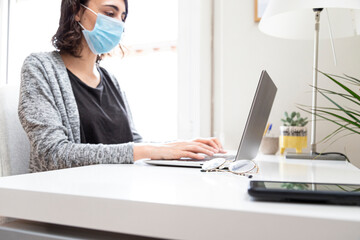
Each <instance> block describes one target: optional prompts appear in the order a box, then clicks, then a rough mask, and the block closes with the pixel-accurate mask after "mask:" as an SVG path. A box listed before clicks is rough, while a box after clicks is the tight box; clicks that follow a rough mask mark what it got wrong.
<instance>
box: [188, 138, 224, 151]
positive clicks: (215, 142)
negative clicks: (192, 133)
mask: <svg viewBox="0 0 360 240" xmlns="http://www.w3.org/2000/svg"><path fill="white" fill-rule="evenodd" d="M193 142H200V143H204V144H206V145H208V146H211V147H213V148H214V149H216V150H217V152H216V153H226V151H225V150H224V149H223V146H222V145H221V142H220V141H219V139H217V138H216V137H212V138H197V139H194V140H193Z"/></svg>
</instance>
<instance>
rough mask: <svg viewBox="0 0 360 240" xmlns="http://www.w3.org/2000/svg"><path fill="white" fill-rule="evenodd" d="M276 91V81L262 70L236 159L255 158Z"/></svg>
mask: <svg viewBox="0 0 360 240" xmlns="http://www.w3.org/2000/svg"><path fill="white" fill-rule="evenodd" d="M276 92H277V87H276V86H275V84H274V82H273V81H272V80H271V78H270V76H269V75H268V74H267V72H266V71H265V70H264V71H262V72H261V76H260V80H259V83H258V86H257V89H256V92H255V96H254V99H253V102H252V105H251V108H250V113H249V115H248V118H247V121H246V125H245V128H244V132H243V135H242V137H241V141H240V146H239V149H238V152H237V154H236V160H240V159H254V158H255V157H256V155H257V153H258V151H259V146H260V143H261V140H262V137H263V134H264V130H265V127H266V123H267V121H268V119H269V115H270V111H271V108H272V105H273V102H274V99H275V95H276Z"/></svg>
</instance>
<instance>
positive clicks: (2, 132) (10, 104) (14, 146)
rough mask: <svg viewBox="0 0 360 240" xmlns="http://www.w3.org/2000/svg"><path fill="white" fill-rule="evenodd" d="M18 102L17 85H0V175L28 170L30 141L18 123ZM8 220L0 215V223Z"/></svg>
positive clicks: (21, 172) (8, 220)
mask: <svg viewBox="0 0 360 240" xmlns="http://www.w3.org/2000/svg"><path fill="white" fill-rule="evenodd" d="M18 102H19V88H18V87H15V86H1V87H0V177H3V176H9V175H18V174H24V173H28V172H29V159H30V143H29V140H28V138H27V136H26V134H25V131H24V129H23V128H22V126H21V124H20V120H19V117H18V113H17V109H18ZM10 221H12V219H9V218H4V217H1V216H0V225H1V224H3V223H6V222H10Z"/></svg>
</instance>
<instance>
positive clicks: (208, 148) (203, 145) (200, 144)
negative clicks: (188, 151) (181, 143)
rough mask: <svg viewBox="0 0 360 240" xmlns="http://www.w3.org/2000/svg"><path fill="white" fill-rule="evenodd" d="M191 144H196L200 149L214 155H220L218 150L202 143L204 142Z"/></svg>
mask: <svg viewBox="0 0 360 240" xmlns="http://www.w3.org/2000/svg"><path fill="white" fill-rule="evenodd" d="M191 144H196V145H198V146H200V147H203V148H206V149H207V150H209V151H212V152H213V153H218V152H219V151H218V150H217V149H216V148H214V147H212V146H209V145H207V144H205V143H202V142H191Z"/></svg>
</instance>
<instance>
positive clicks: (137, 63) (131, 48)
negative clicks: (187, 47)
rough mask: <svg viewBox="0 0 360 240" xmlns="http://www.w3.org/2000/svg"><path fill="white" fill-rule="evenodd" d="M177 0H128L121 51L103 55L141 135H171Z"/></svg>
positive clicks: (174, 120)
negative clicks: (114, 54)
mask: <svg viewBox="0 0 360 240" xmlns="http://www.w3.org/2000/svg"><path fill="white" fill-rule="evenodd" d="M177 38H178V0H153V1H149V0H133V1H130V6H129V16H128V19H127V21H126V25H125V33H124V38H123V45H124V46H125V48H126V49H127V50H126V52H127V54H126V56H125V57H124V58H123V59H122V58H121V57H113V58H109V59H106V60H104V62H103V63H102V65H103V66H106V67H107V68H108V69H109V70H110V71H111V72H112V73H113V74H115V76H116V77H117V79H118V81H119V83H120V86H121V87H122V88H123V89H124V90H125V92H126V95H127V97H128V100H129V103H130V106H131V109H132V113H133V117H134V121H135V124H136V127H137V129H138V131H139V132H140V134H141V135H142V136H143V137H144V139H145V140H153V141H166V140H172V139H176V138H177V117H178V115H177V114H178V109H177V92H178V91H177V83H178V81H177V79H178V77H177V76H178V75H177V68H178V61H177V58H178V56H177Z"/></svg>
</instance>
